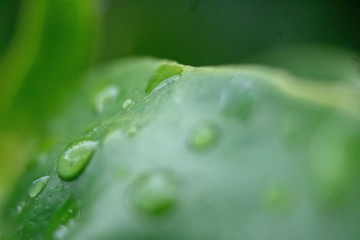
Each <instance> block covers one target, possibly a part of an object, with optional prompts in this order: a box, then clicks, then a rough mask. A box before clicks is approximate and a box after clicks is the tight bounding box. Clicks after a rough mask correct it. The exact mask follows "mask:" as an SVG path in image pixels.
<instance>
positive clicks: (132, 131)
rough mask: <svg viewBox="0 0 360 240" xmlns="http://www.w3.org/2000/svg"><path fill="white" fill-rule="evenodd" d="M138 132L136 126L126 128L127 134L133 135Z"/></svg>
mask: <svg viewBox="0 0 360 240" xmlns="http://www.w3.org/2000/svg"><path fill="white" fill-rule="evenodd" d="M137 132H138V127H137V126H131V127H130V128H129V129H128V130H127V132H126V133H127V135H128V136H134V135H135V134H136V133H137Z"/></svg>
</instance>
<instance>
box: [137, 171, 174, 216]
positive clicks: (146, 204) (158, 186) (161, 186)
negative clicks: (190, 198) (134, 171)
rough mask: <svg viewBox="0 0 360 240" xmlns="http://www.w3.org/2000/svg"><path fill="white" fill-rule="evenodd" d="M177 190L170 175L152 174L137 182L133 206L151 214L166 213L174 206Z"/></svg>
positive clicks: (163, 173) (142, 177)
mask: <svg viewBox="0 0 360 240" xmlns="http://www.w3.org/2000/svg"><path fill="white" fill-rule="evenodd" d="M176 190H177V188H176V184H175V182H174V179H173V178H172V177H171V175H170V174H168V173H165V172H150V173H147V174H144V175H142V176H140V177H139V178H138V179H136V180H135V183H134V189H133V195H132V200H133V204H134V205H135V206H136V207H137V208H138V209H140V210H142V211H145V212H147V213H150V214H160V213H164V212H166V211H167V210H169V209H170V208H171V207H172V206H173V205H174V203H175V200H176Z"/></svg>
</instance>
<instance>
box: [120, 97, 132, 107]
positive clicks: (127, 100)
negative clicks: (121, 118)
mask: <svg viewBox="0 0 360 240" xmlns="http://www.w3.org/2000/svg"><path fill="white" fill-rule="evenodd" d="M133 103H134V101H133V100H132V99H130V98H129V99H126V100H125V101H124V102H123V104H122V108H123V109H127V108H129V107H130V105H131V104H133Z"/></svg>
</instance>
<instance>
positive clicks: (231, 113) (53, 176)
mask: <svg viewBox="0 0 360 240" xmlns="http://www.w3.org/2000/svg"><path fill="white" fill-rule="evenodd" d="M174 70H176V71H174ZM180 72H181V76H180V77H179V78H176V80H174V76H177V75H178V74H179V73H180ZM163 77H166V79H163ZM156 83H157V84H158V85H156V86H154V84H156ZM106 86H107V87H108V88H107V87H106ZM148 86H151V89H156V91H150V92H149V91H148ZM110 87H111V88H110ZM114 88H117V89H118V91H117V92H118V95H115V97H114V95H112V101H105V102H103V103H104V105H103V107H102V108H101V111H98V110H97V109H98V108H97V107H96V106H97V102H96V101H103V100H102V99H104V98H99V97H98V96H99V94H100V95H103V94H105V93H108V92H110V91H107V89H114ZM99 91H100V92H99ZM359 106H360V91H359V89H358V88H354V87H353V86H352V85H351V84H349V83H348V82H346V81H343V82H341V81H335V82H331V81H309V80H304V79H302V78H299V77H296V76H294V75H292V74H289V73H288V72H287V71H285V70H280V69H276V68H270V67H265V66H261V65H238V66H222V67H201V68H194V67H190V66H184V65H181V64H176V63H173V62H169V61H164V60H156V59H148V58H146V59H130V60H123V61H121V62H119V63H113V64H109V65H107V66H105V67H102V68H99V69H97V70H95V71H93V72H92V74H90V76H89V78H88V80H87V81H86V82H85V83H84V84H83V85H82V86H81V87H80V88H78V89H77V91H76V92H74V93H73V96H72V98H71V101H70V102H69V104H68V105H67V107H66V109H64V111H62V112H60V113H59V115H58V116H57V117H56V118H54V119H53V120H52V121H50V122H49V123H48V125H47V126H48V128H47V129H48V132H47V134H45V135H44V138H43V143H42V144H40V145H39V146H38V147H36V148H35V154H34V155H33V158H31V164H30V165H29V166H28V169H27V172H26V173H25V174H24V175H23V176H22V179H21V180H20V181H19V183H18V185H17V187H16V188H15V190H14V192H13V195H12V197H11V198H10V199H9V202H8V205H7V207H6V212H5V214H4V215H3V217H2V219H3V223H6V225H4V226H6V228H5V239H13V238H15V237H16V238H18V239H44V238H45V237H46V239H56V238H60V239H69V240H70V239H76V240H78V239H129V240H131V239H134V240H135V239H157V240H160V239H164V240H165V239H176V240H177V239H179V240H182V239H189V240H190V239H196V240H199V239H204V240H205V239H206V240H207V239H219V238H220V239H229V238H230V237H231V238H230V239H241V238H246V239H256V240H257V239H277V240H279V239H284V240H285V239H286V240H287V239H311V240H312V239H314V240H315V239H319V238H318V237H319V236H321V237H322V238H324V239H329V240H330V239H331V240H338V239H340V238H344V239H348V240H356V239H358V236H359V235H360V231H359V228H358V225H357V223H358V222H359V220H360V219H359V216H360V210H359V208H358V202H359V201H360V191H359V187H358V185H359V183H360V180H359V176H358V174H357V173H358V172H359V171H360V162H359V159H356V157H354V156H356V154H357V153H358V147H359V146H360V145H359V144H360V143H359V142H358V136H359V134H360V124H359V121H360V108H359ZM41 146H47V147H45V148H44V147H41ZM60 166H61V169H62V170H64V166H66V167H70V168H71V167H74V168H76V169H75V170H76V171H71V172H72V173H74V172H76V176H75V175H71V178H67V177H64V175H63V173H64V172H63V171H62V170H61V171H60V172H61V174H59V171H58V170H59V167H60ZM70 170H71V169H70ZM47 176H49V178H48V177H47ZM41 177H43V178H41ZM39 179H40V180H39ZM41 179H46V181H47V184H45V185H44V184H43V182H42V183H41V184H40V185H36V184H38V183H39V181H41ZM34 184H35V186H34ZM29 189H32V190H33V189H36V190H37V191H36V194H34V193H33V191H31V194H30V195H29ZM19 226H20V227H19ZM46 229H47V230H46Z"/></svg>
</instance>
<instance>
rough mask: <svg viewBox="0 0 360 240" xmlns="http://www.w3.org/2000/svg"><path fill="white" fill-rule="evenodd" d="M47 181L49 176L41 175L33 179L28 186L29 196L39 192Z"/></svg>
mask: <svg viewBox="0 0 360 240" xmlns="http://www.w3.org/2000/svg"><path fill="white" fill-rule="evenodd" d="M48 181H49V176H43V177H40V178H37V179H35V180H34V181H33V182H32V183H31V186H30V188H29V196H30V197H31V198H34V197H36V196H38V195H39V194H40V192H41V191H42V190H43V189H44V188H45V186H46V184H47V183H48Z"/></svg>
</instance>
